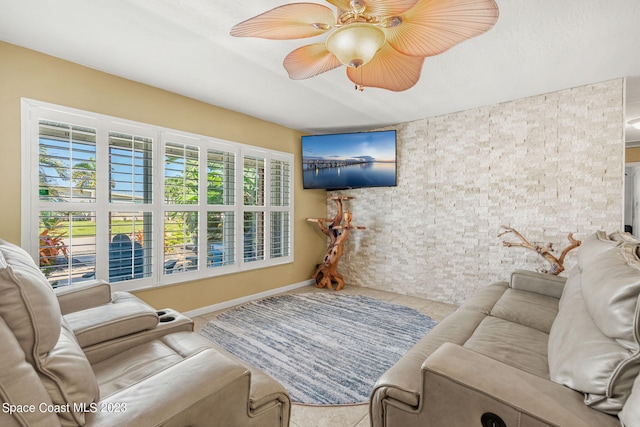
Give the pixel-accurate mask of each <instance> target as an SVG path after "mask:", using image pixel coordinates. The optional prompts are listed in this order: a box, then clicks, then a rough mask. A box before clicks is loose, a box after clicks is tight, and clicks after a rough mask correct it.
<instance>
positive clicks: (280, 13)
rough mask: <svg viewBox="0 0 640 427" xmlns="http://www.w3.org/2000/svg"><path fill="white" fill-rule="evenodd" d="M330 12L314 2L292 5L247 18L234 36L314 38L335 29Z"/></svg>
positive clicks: (238, 25) (332, 15)
mask: <svg viewBox="0 0 640 427" xmlns="http://www.w3.org/2000/svg"><path fill="white" fill-rule="evenodd" d="M335 22H336V17H335V15H334V13H333V11H332V10H331V9H329V8H328V7H326V6H323V5H321V4H315V3H292V4H286V5H284V6H279V7H276V8H274V9H271V10H269V11H267V12H265V13H263V14H261V15H258V16H255V17H253V18H251V19H247V20H246V21H244V22H241V23H239V24H237V25H235V26H234V27H233V28H232V29H231V35H232V36H235V37H261V38H264V39H272V40H289V39H302V38H306V37H313V36H317V35H319V34H322V33H324V32H326V31H327V30H329V29H331V28H333V25H334V24H335Z"/></svg>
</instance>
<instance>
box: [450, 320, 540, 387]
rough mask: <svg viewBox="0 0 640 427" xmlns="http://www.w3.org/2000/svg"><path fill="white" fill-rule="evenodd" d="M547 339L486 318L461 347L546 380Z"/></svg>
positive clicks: (504, 322)
mask: <svg viewBox="0 0 640 427" xmlns="http://www.w3.org/2000/svg"><path fill="white" fill-rule="evenodd" d="M548 339H549V335H548V334H546V333H544V332H542V331H539V330H537V329H534V328H531V327H529V326H525V325H521V324H518V323H515V322H512V321H509V320H503V319H499V318H497V317H493V316H487V317H486V318H485V319H484V320H483V321H482V322H481V323H480V324H479V325H478V327H477V328H476V330H475V331H474V332H473V335H472V336H471V337H470V338H469V339H468V340H467V341H466V342H465V343H464V345H463V347H465V348H468V349H469V350H473V351H475V352H477V353H480V354H484V355H485V356H488V357H491V358H492V359H495V360H498V361H500V362H503V363H506V364H507V365H511V366H513V367H515V368H518V369H521V370H523V371H527V372H529V373H531V374H534V375H536V376H538V377H541V378H545V379H548V378H549V367H548V364H547V345H546V344H547V341H548Z"/></svg>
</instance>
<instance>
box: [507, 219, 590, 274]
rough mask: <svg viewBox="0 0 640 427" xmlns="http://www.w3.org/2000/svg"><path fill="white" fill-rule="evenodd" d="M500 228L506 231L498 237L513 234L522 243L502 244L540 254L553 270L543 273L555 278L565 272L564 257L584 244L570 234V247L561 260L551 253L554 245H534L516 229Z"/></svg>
mask: <svg viewBox="0 0 640 427" xmlns="http://www.w3.org/2000/svg"><path fill="white" fill-rule="evenodd" d="M500 228H502V229H504V230H505V231H503V232H502V233H500V234H498V237H501V236H504V235H505V234H509V233H513V234H515V235H516V237H518V238H519V239H520V241H521V243H512V242H505V241H503V242H502V244H503V245H504V246H506V247H508V248H510V247H512V246H520V247H523V248H527V249H531V250H532V251H535V252H537V253H538V254H540V256H541V257H543V258H544V259H545V260H547V261H548V262H549V263H550V264H551V269H550V270H542V272H543V273H549V274H553V275H555V276H557V275H558V274H560V273H562V272H563V271H564V257H565V256H566V255H567V254H568V253H569V251H570V250H572V249H574V248H577V247H578V246H580V243H582V242H581V241H580V240H576V239H574V238H573V233H569V236H568V239H569V246H567V247H566V248H564V250H563V251H562V253H561V254H560V257H559V258H556V257H555V256H554V255H553V254H552V253H551V252H553V250H554V249H553V243H547V245H546V246H540V245H532V244H531V243H529V242H528V241H527V239H525V238H524V236H523V235H522V234H520V233H519V232H518V231H517V230H516V229H514V228H511V227H507V226H505V225H503V226H501V227H500Z"/></svg>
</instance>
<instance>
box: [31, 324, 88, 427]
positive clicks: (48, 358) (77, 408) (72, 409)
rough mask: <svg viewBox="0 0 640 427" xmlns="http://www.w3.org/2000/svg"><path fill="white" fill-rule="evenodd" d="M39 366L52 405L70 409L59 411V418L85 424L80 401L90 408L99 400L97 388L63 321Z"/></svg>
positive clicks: (70, 332) (86, 363)
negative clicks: (58, 332) (57, 334)
mask: <svg viewBox="0 0 640 427" xmlns="http://www.w3.org/2000/svg"><path fill="white" fill-rule="evenodd" d="M38 370H39V372H40V380H41V381H42V384H44V386H45V388H46V389H47V391H48V393H49V396H51V400H52V402H53V403H54V405H60V406H63V407H66V408H68V409H69V411H64V412H60V413H59V414H58V416H59V417H60V419H61V420H63V421H66V424H71V425H74V424H77V425H81V426H82V425H84V424H85V413H84V412H83V411H82V410H81V408H82V407H83V405H82V404H84V407H85V408H89V404H90V403H92V402H97V401H98V400H99V394H100V392H99V389H98V383H97V381H96V377H95V375H94V373H93V370H92V369H91V365H90V364H89V361H88V360H87V357H86V356H85V355H84V352H83V351H82V349H81V348H80V346H79V345H78V342H77V341H76V339H75V336H74V335H73V332H72V331H71V329H70V328H69V326H68V325H67V324H66V322H63V325H62V329H61V332H60V337H59V339H58V342H57V344H56V345H55V346H54V347H53V349H51V351H50V352H49V353H47V354H46V355H43V356H42V357H41V358H40V360H39V361H38ZM63 425H65V423H63Z"/></svg>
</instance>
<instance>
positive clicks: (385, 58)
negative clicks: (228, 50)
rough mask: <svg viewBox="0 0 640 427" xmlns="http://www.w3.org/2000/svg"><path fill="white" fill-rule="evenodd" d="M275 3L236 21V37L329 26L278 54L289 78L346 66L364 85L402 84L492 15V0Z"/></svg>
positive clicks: (285, 34) (298, 35) (395, 87)
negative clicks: (308, 41) (282, 56)
mask: <svg viewBox="0 0 640 427" xmlns="http://www.w3.org/2000/svg"><path fill="white" fill-rule="evenodd" d="M326 1H327V2H328V3H330V4H332V5H333V6H335V7H336V8H337V11H336V12H335V13H334V11H333V10H332V9H330V8H329V7H327V6H323V5H321V4H317V3H291V4H285V5H283V6H279V7H276V8H274V9H271V10H269V11H267V12H264V13H262V14H260V15H258V16H255V17H253V18H250V19H248V20H246V21H244V22H241V23H239V24H237V25H235V26H234V27H233V28H232V29H231V35H232V36H235V37H260V38H265V39H272V40H288V39H302V38H307V37H313V36H319V35H321V34H324V33H327V32H330V33H329V35H328V37H327V39H326V41H325V42H321V43H314V44H308V45H306V46H302V47H300V48H298V49H295V50H294V51H292V52H291V53H289V55H287V57H286V58H285V59H284V63H283V65H284V68H285V69H286V70H287V72H288V73H289V77H290V78H291V79H294V80H300V79H308V78H310V77H314V76H317V75H318V74H321V73H324V72H326V71H329V70H332V69H334V68H337V67H340V66H342V65H346V66H347V77H348V78H349V79H350V80H351V81H352V82H353V83H354V84H355V85H356V89H359V90H363V89H364V87H365V86H370V87H378V88H382V89H388V90H392V91H397V92H399V91H404V90H407V89H409V88H411V87H412V86H414V85H415V84H416V83H417V82H418V79H419V78H420V72H421V70H422V63H423V62H424V58H425V57H427V56H433V55H437V54H439V53H442V52H444V51H446V50H448V49H449V48H451V47H453V46H455V45H456V44H458V43H460V42H462V41H464V40H467V39H470V38H472V37H475V36H477V35H480V34H482V33H484V32H486V31H488V30H489V29H491V28H492V27H493V25H494V24H495V23H496V21H497V19H498V6H497V4H496V2H495V1H494V0H326Z"/></svg>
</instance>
